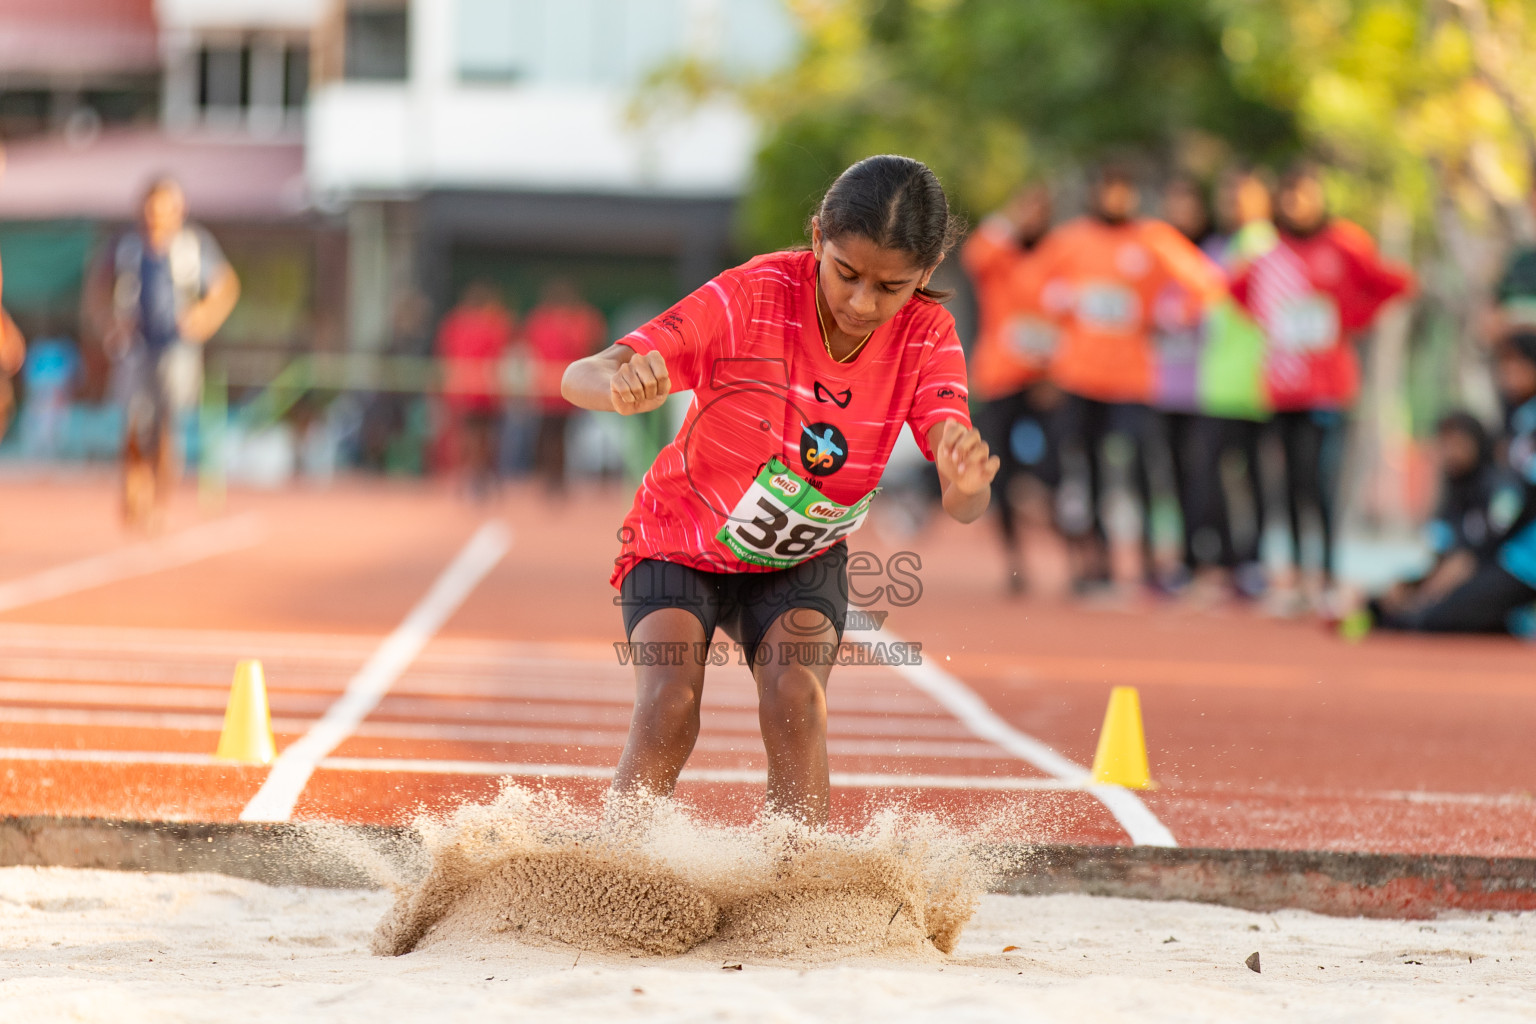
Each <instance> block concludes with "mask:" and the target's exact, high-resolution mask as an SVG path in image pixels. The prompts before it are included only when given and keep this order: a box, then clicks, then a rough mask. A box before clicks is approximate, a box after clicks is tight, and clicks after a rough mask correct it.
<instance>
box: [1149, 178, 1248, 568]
mask: <svg viewBox="0 0 1536 1024" xmlns="http://www.w3.org/2000/svg"><path fill="white" fill-rule="evenodd" d="M1217 195H1218V208H1219V209H1218V212H1219V215H1220V219H1221V225H1220V229H1218V226H1217V224H1216V223H1215V220H1214V219H1213V217H1212V214H1211V210H1210V207H1209V205H1208V204H1207V202H1206V198H1205V194H1204V191H1203V190H1202V188H1201V187H1200V185H1199V183H1198V182H1196V181H1194V180H1193V179H1191V178H1187V177H1179V178H1175V179H1173V181H1171V182H1170V183H1169V185H1168V187H1167V189H1166V190H1165V192H1164V195H1163V216H1164V218H1165V219H1166V220H1167V221H1168V222H1169V223H1170V224H1172V225H1173V226H1174V227H1175V228H1177V229H1178V230H1179V232H1180V233H1181V234H1183V235H1184V236H1185V237H1186V238H1188V239H1189V240H1190V241H1191V242H1193V243H1194V244H1195V245H1197V246H1199V248H1200V250H1201V251H1202V252H1204V253H1205V254H1206V255H1207V256H1208V257H1210V258H1211V260H1212V261H1213V262H1215V263H1217V264H1218V265H1220V266H1222V267H1224V268H1228V267H1231V266H1233V265H1236V264H1240V263H1241V262H1243V261H1244V260H1246V259H1250V258H1252V257H1253V256H1255V255H1258V254H1260V253H1262V252H1265V251H1267V250H1268V249H1269V248H1270V247H1272V246H1273V245H1274V243H1275V231H1274V227H1273V225H1271V224H1270V222H1269V192H1268V189H1267V188H1266V187H1265V185H1264V183H1263V182H1262V181H1260V180H1259V179H1258V178H1257V177H1255V176H1254V175H1252V174H1251V173H1247V172H1238V173H1231V174H1227V175H1225V176H1224V177H1223V179H1222V181H1221V183H1220V186H1219V188H1218V193H1217ZM1221 229H1224V230H1221ZM1156 320H1157V334H1156V337H1157V342H1158V346H1157V355H1158V366H1157V371H1158V372H1157V388H1156V398H1155V404H1156V406H1157V407H1158V408H1159V409H1160V410H1162V412H1163V414H1164V416H1165V419H1166V424H1167V431H1168V446H1169V456H1170V461H1171V465H1172V469H1173V475H1174V481H1175V487H1176V490H1177V493H1178V497H1179V506H1180V512H1181V519H1182V524H1183V552H1182V572H1181V573H1180V574H1179V576H1180V578H1181V579H1191V578H1193V577H1194V576H1195V575H1196V574H1198V573H1202V572H1209V573H1216V574H1220V575H1222V576H1224V577H1225V579H1224V580H1222V581H1221V582H1223V583H1226V584H1230V585H1232V586H1233V587H1234V588H1235V590H1236V591H1237V593H1238V594H1239V595H1241V596H1245V597H1255V596H1257V595H1258V594H1259V593H1261V592H1262V590H1263V586H1264V574H1263V569H1262V566H1261V565H1260V557H1259V552H1260V544H1261V542H1262V538H1263V534H1264V495H1263V490H1262V481H1261V479H1260V476H1261V474H1260V466H1259V455H1258V448H1259V435H1260V431H1261V429H1262V424H1263V422H1264V420H1265V419H1267V417H1268V415H1269V411H1268V407H1267V403H1266V402H1265V399H1264V393H1263V358H1264V338H1263V334H1262V332H1260V331H1259V329H1258V326H1257V325H1256V324H1254V323H1253V321H1252V320H1251V319H1250V318H1249V317H1248V315H1247V314H1246V313H1245V312H1244V311H1243V310H1242V309H1241V308H1240V307H1239V306H1237V304H1236V303H1235V302H1233V300H1232V299H1231V297H1230V296H1222V297H1221V298H1220V299H1218V300H1217V301H1216V302H1214V303H1210V304H1207V305H1201V304H1199V303H1191V302H1190V301H1189V298H1188V296H1187V295H1186V294H1185V290H1184V289H1183V287H1182V286H1180V285H1178V284H1170V285H1169V286H1168V287H1167V288H1165V290H1164V292H1163V293H1162V294H1161V295H1160V296H1159V297H1158V309H1157V315H1156ZM1229 461H1236V462H1237V463H1238V464H1239V468H1240V469H1241V472H1242V474H1243V484H1244V489H1245V491H1246V492H1247V494H1246V498H1247V503H1248V505H1249V506H1250V518H1251V520H1252V526H1251V529H1250V530H1248V531H1245V532H1244V533H1243V534H1242V535H1241V538H1239V535H1238V534H1237V533H1236V532H1235V531H1234V527H1233V516H1232V508H1231V502H1230V499H1229V496H1228V494H1227V492H1226V487H1225V482H1224V480H1223V464H1224V463H1225V462H1229Z"/></svg>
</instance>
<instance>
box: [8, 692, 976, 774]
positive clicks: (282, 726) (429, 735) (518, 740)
mask: <svg viewBox="0 0 1536 1024" xmlns="http://www.w3.org/2000/svg"><path fill="white" fill-rule="evenodd" d="M0 722H5V723H10V724H15V725H73V726H87V727H99V728H109V729H166V730H172V731H177V732H197V731H201V732H213V733H216V732H218V731H219V730H220V729H221V728H223V726H224V716H223V715H222V714H217V715H214V714H197V713H193V712H188V713H176V712H161V711H142V710H140V711H134V710H127V709H114V710H101V709H95V708H57V707H29V708H24V707H4V706H0ZM314 723H315V719H313V718H290V717H274V718H273V719H272V728H273V729H274V730H275V731H276V732H278V733H279V734H290V735H291V734H293V733H302V732H304V731H305V730H306V729H308V728H309V727H310V726H312V725H313V724H314ZM352 735H353V736H356V737H359V738H367V739H379V740H410V741H433V740H437V741H443V742H454V743H473V744H496V745H500V744H524V745H527V744H539V745H542V746H549V747H561V748H571V747H574V748H576V749H578V750H592V749H595V748H601V749H612V750H614V751H619V750H622V749H623V748H624V741H625V739H627V738H628V735H629V733H628V730H625V729H569V728H567V729H540V728H528V727H525V726H514V725H471V724H463V723H458V722H387V721H379V720H378V718H371V719H369V720H368V721H365V722H361V723H359V724H358V726H357V727H356V728H355V729H353V730H352ZM696 749H698V750H703V751H713V752H722V753H729V754H740V753H743V752H746V753H752V754H756V753H759V752H761V750H762V739H761V737H760V735H759V733H758V732H757V731H756V729H755V728H754V729H753V730H752V731H750V732H746V731H743V732H740V733H737V734H735V735H730V734H721V733H719V732H712V733H710V734H708V735H704V736H700V737H699V741H698V743H697V744H696ZM827 752H828V753H831V754H837V755H839V756H849V757H880V758H892V757H899V758H913V759H924V758H932V759H937V760H941V761H958V760H971V761H999V760H1001V758H1000V757H999V755H998V752H997V748H996V747H995V746H993V745H992V744H990V743H974V742H969V741H961V742H954V743H942V742H933V741H929V740H861V739H844V738H841V737H837V736H834V737H832V738H830V739H828V740H827Z"/></svg>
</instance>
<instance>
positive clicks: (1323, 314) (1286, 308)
mask: <svg viewBox="0 0 1536 1024" xmlns="http://www.w3.org/2000/svg"><path fill="white" fill-rule="evenodd" d="M1270 334H1271V336H1272V337H1273V338H1274V341H1275V344H1276V345H1277V346H1278V347H1279V348H1282V349H1284V350H1285V351H1287V352H1316V351H1318V350H1320V349H1325V348H1329V347H1331V346H1332V345H1333V343H1334V342H1335V341H1337V340H1338V337H1339V310H1338V307H1337V306H1335V305H1334V304H1333V300H1332V299H1330V298H1329V297H1328V296H1326V295H1318V294H1316V293H1313V294H1311V295H1298V296H1295V297H1293V298H1287V299H1284V300H1282V301H1281V303H1280V305H1279V306H1278V307H1277V308H1276V309H1275V313H1274V316H1273V317H1272V318H1271V324H1270Z"/></svg>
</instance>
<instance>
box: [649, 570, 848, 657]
mask: <svg viewBox="0 0 1536 1024" xmlns="http://www.w3.org/2000/svg"><path fill="white" fill-rule="evenodd" d="M619 603H620V605H621V606H622V607H623V609H624V636H625V638H626V639H629V638H632V637H633V635H634V632H635V626H636V625H638V624H639V622H640V620H641V619H643V618H645V617H646V616H647V615H649V614H650V613H651V612H653V611H656V610H657V609H658V608H684V609H686V610H688V611H690V612H692V613H693V614H694V616H695V617H697V618H698V620H699V624H700V625H701V626H703V627H704V639H705V641H710V640H713V639H714V636H715V627H716V626H719V627H720V628H721V629H723V630H725V633H726V635H727V636H729V637H730V638H731V639H732V640H735V641H736V642H737V643H739V644H741V645H742V648H743V650H744V652H745V654H746V656H747V658H748V659H753V658H755V657H756V656H757V648H758V646H759V645H760V644H761V643H762V642H763V636H764V634H766V633H767V632H768V627H769V626H771V625H773V623H774V622H775V621H776V620H777V619H778V618H779V616H781V615H783V614H784V613H785V612H787V611H789V610H790V609H791V608H809V609H811V610H813V611H817V612H820V613H821V614H823V615H825V616H826V617H827V618H828V619H829V620H831V622H832V628H833V629H835V630H837V639H838V642H839V643H841V642H842V639H843V626H844V624H845V623H846V622H847V620H848V545H847V543H846V542H844V541H839V542H838V543H836V544H834V545H832V547H830V548H828V549H827V551H826V552H825V553H823V554H820V555H817V556H816V557H815V558H812V559H809V560H808V561H804V562H801V563H800V564H799V565H795V566H791V567H790V568H788V569H775V570H772V571H769V572H705V571H703V570H701V569H695V568H692V567H691V566H687V565H679V564H678V563H676V562H663V561H659V560H658V559H654V558H647V559H645V560H644V561H641V562H638V563H636V564H635V566H634V568H632V569H630V570H629V573H628V575H626V576H625V577H624V582H623V583H621V584H620V585H619ZM807 625H809V624H807ZM791 628H793V620H791Z"/></svg>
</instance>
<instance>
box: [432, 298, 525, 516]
mask: <svg viewBox="0 0 1536 1024" xmlns="http://www.w3.org/2000/svg"><path fill="white" fill-rule="evenodd" d="M512 333H513V320H512V314H511V313H509V312H508V311H507V308H506V306H504V305H502V301H501V295H500V294H499V293H498V292H497V290H496V286H495V285H493V284H491V283H490V282H488V281H473V282H471V283H470V284H469V286H468V287H466V288H465V289H464V293H463V295H462V296H461V297H460V299H459V304H458V305H457V306H455V307H454V308H453V309H452V310H450V311H449V313H448V315H447V316H446V317H444V318H443V322H442V324H441V325H440V326H439V327H438V329H437V346H436V347H437V355H438V358H439V359H441V360H442V363H443V406H444V409H445V412H446V421H445V423H444V424H443V431H442V436H443V438H444V439H445V441H446V448H447V450H448V452H449V455H448V462H449V464H450V465H454V466H457V467H460V468H462V469H463V471H464V474H465V481H466V486H467V487H468V490H469V492H470V494H471V495H473V496H475V497H484V496H486V495H487V494H488V493H489V492H490V491H491V489H492V488H493V486H494V484H495V481H496V440H497V437H498V434H499V429H500V425H501V424H500V415H501V408H502V394H501V378H500V374H501V358H502V356H503V355H504V354H505V353H506V350H507V346H508V345H509V344H511V342H512Z"/></svg>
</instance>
